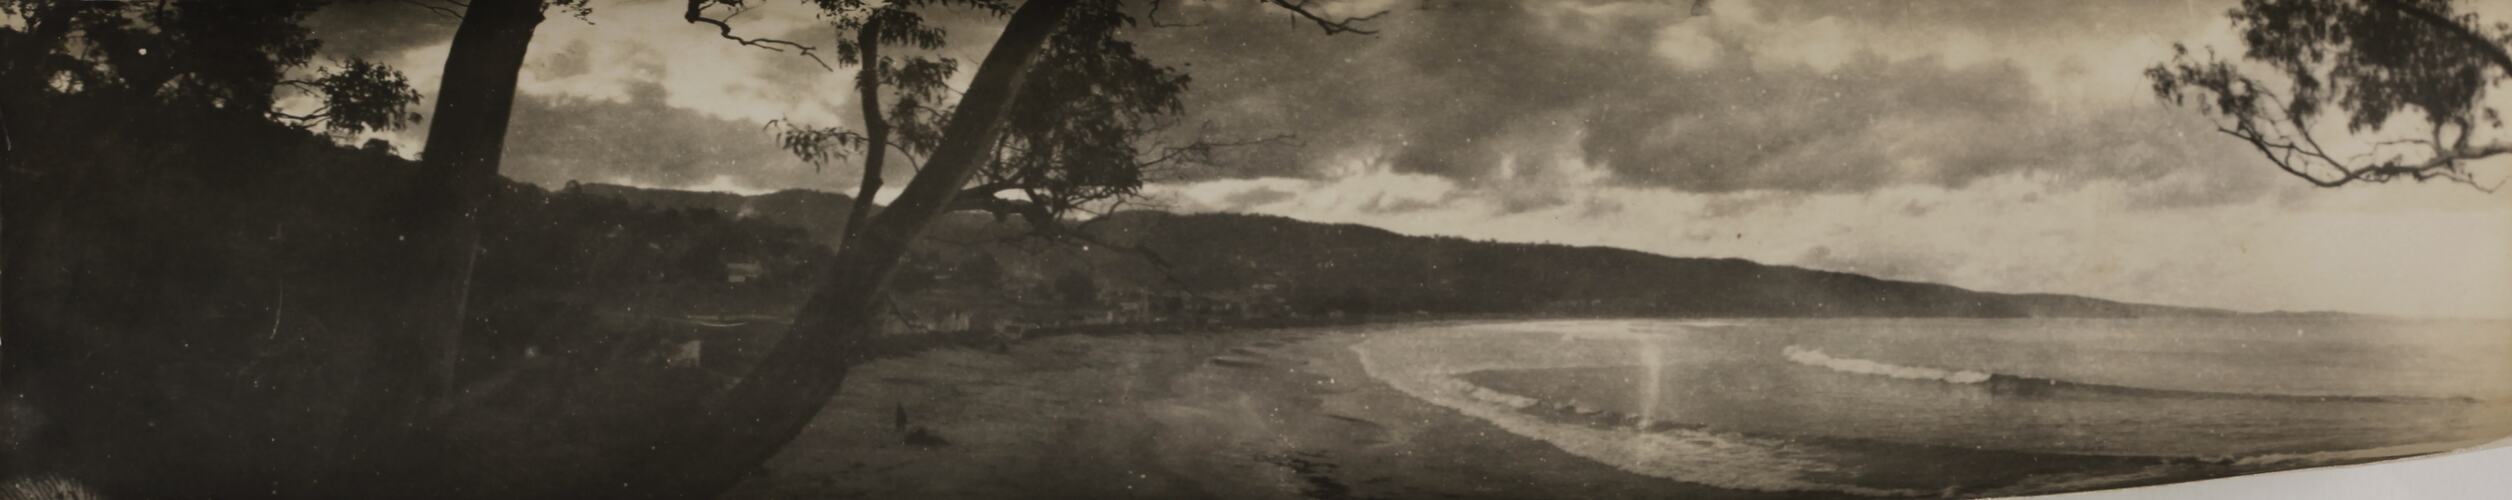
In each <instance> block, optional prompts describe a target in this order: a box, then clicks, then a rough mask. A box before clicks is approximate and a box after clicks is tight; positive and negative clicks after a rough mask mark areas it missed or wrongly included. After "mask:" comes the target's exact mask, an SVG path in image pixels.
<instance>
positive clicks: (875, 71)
mask: <svg viewBox="0 0 2512 500" xmlns="http://www.w3.org/2000/svg"><path fill="white" fill-rule="evenodd" d="M881 24H882V21H881V15H880V14H879V13H875V14H873V15H869V16H865V19H864V24H863V27H861V28H857V29H856V30H855V47H856V50H860V51H862V54H863V58H862V60H863V69H862V70H860V72H858V73H856V74H855V86H856V88H858V89H861V90H863V99H862V100H863V122H864V163H863V181H862V182H858V183H856V184H855V186H856V187H855V206H854V209H853V210H851V211H848V212H846V236H845V237H844V239H840V240H838V242H839V244H838V248H840V249H844V248H846V247H847V246H850V245H853V244H855V235H857V234H861V233H863V225H864V220H866V219H870V218H871V217H872V197H873V195H876V194H880V192H881V169H882V167H883V166H884V165H885V164H886V163H887V159H888V158H889V153H890V121H889V120H888V119H885V118H882V117H881V73H880V71H881Z"/></svg>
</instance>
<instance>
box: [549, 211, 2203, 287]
mask: <svg viewBox="0 0 2512 500" xmlns="http://www.w3.org/2000/svg"><path fill="white" fill-rule="evenodd" d="M580 189H582V190H583V192H585V193H588V194H598V195H604V196H613V197H619V198H621V199H623V200H627V201H630V202H631V203H644V204H650V205H652V206H654V207H656V208H712V209H716V210H720V211H724V212H727V213H728V214H748V217H756V218H763V219H766V220H769V221H772V222H776V223H780V224H786V225H792V226H797V227H801V228H804V229H805V230H807V231H809V232H811V233H813V234H814V235H815V236H824V235H835V234H837V232H838V230H839V228H840V227H842V226H843V225H844V224H843V220H844V218H845V213H846V208H845V205H844V203H843V202H844V201H845V200H847V199H849V198H848V197H846V196H843V195H835V194H827V193H815V192H810V191H784V192H778V193H772V194H765V195H758V196H739V195H731V194H721V193H692V192H685V191H670V190H655V189H638V188H625V187H618V186H602V185H585V186H582V187H581V188H580ZM990 224H993V223H992V222H990V221H988V220H986V219H984V218H980V217H961V218H952V219H947V220H946V221H945V222H944V223H942V224H941V225H939V226H938V227H936V228H935V233H940V234H955V235H972V234H974V235H982V234H993V235H996V236H1002V235H1007V234H1009V233H1011V232H1013V231H1016V229H1013V228H998V229H994V230H989V229H987V228H986V227H984V226H987V225H990ZM1085 227H1086V228H1087V229H1088V230H1090V231H1092V232H1094V233H1097V234H1099V235H1101V236H1102V239H1104V240H1106V241H1107V242H1110V243H1114V244H1117V245H1119V246H1123V247H1133V248H1137V249H1140V250H1142V251H1148V252H1149V253H1150V254H1153V255H1156V256H1158V259H1159V260H1161V261H1165V262H1166V263H1167V266H1166V267H1162V266H1156V265H1152V264H1150V263H1149V261H1150V260H1151V259H1149V258H1147V257H1146V256H1144V255H1143V254H1142V253H1140V252H1136V251H1127V250H1118V249H1108V248H1093V249H1089V250H1069V249H1068V250H1065V251H1061V252H1038V251H1034V249H1033V250H1032V251H1002V250H999V249H998V250H975V249H970V248H968V247H966V246H964V245H928V246H927V249H926V252H927V253H926V255H927V257H925V259H926V260H927V261H931V262H965V261H966V260H967V259H968V258H969V256H972V255H976V254H979V253H980V252H982V254H983V255H988V256H990V257H992V258H993V259H994V260H997V261H1000V264H1001V265H1002V266H1003V267H1004V268H1006V269H1011V270H1016V273H1019V274H1028V275H1033V276H1054V275H1059V274H1068V273H1086V274H1088V275H1090V276H1091V277H1092V278H1093V279H1094V280H1095V281H1097V282H1099V283H1100V285H1099V286H1100V287H1102V288H1106V287H1119V288H1141V289H1162V288H1180V289H1185V290H1187V291H1191V292H1195V293H1201V294H1238V295H1256V294H1271V295H1277V296H1279V297H1281V298H1283V299H1285V300H1287V301H1288V302H1291V303H1294V304H1301V303H1310V304H1315V303H1342V304H1351V303H1360V304H1364V305H1366V307H1368V308H1369V309H1372V310H1375V311H1377V312H1381V313H1409V312H1415V311H1420V312H1432V313H1533V314H1595V315H1637V316H1764V317H1829V316H1907V317H2070V316H2073V317H2120V316H2185V315H2222V314H2231V313H2230V312H2227V311H2220V310H2211V309H2197V308H2184V307H2170V306H2158V305H2147V304H2130V303H2123V302H2115V301H2109V300H2101V299H2094V298H2088V297H2078V296H2068V295H2053V294H2001V293H1988V292H1979V291H1972V290H1965V289H1961V288H1956V287H1952V286H1946V285H1939V284H1932V283H1916V282H1908V281H1894V280H1886V279H1879V278H1874V277H1869V276H1862V275H1857V274H1849V273H1840V272H1830V271H1818V270H1811V269H1804V268H1797V267H1788V266H1773V265H1765V264H1760V263H1755V262H1752V261H1747V260H1742V259H1708V258H1682V257H1667V256H1662V255H1655V254H1649V253H1645V252H1639V251H1633V250H1626V249H1619V248H1606V247H1575V246H1564V245H1548V244H1522V243H1497V242H1487V241H1473V240H1466V239H1460V238H1453V237H1424V236H1407V235H1401V234H1396V233H1393V232H1389V231H1386V230H1382V229H1378V228H1373V227H1367V226H1359V225H1351V224H1320V223H1313V222H1304V221H1299V220H1295V219H1289V218H1284V217H1275V216H1264V215H1248V214H1224V213H1213V214H1170V213H1163V212H1151V211H1134V212H1124V213H1119V214H1115V215H1112V216H1109V217H1108V218H1106V219H1103V220H1099V221H1093V222H1091V223H1089V224H1087V225H1085ZM822 241H830V240H829V239H826V238H822ZM1076 255H1079V256H1080V258H1075V256H1076Z"/></svg>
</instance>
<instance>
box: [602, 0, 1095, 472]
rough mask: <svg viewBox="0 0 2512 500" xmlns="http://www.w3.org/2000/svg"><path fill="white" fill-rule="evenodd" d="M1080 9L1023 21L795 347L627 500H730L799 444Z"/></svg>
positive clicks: (867, 350)
mask: <svg viewBox="0 0 2512 500" xmlns="http://www.w3.org/2000/svg"><path fill="white" fill-rule="evenodd" d="M1073 3H1074V0H1030V1H1029V2H1027V3H1024V4H1022V5H1021V7H1020V9H1019V10H1018V11H1015V12H1013V14H1012V17H1011V20H1010V21H1009V23H1008V24H1007V25H1006V26H1005V28H1004V31H1003V36H1002V38H1000V39H997V40H995V44H994V48H993V49H991V50H990V51H988V52H987V53H986V59H985V61H984V62H983V63H981V64H979V65H978V67H977V75H976V78H975V80H974V81H973V82H971V83H970V84H969V87H968V92H967V94H965V97H963V98H961V100H960V104H959V107H958V109H956V110H954V111H953V112H952V115H951V122H950V125H949V126H948V128H946V129H945V130H944V132H943V136H942V137H943V139H942V144H941V147H939V148H938V149H937V151H935V154H934V155H933V157H932V158H931V159H930V160H929V161H927V162H926V163H925V168H924V169H923V170H921V171H919V172H917V173H916V176H915V178H914V179H913V180H911V181H909V182H908V184H907V189H906V191H905V192H904V193H901V194H900V195H899V198H898V200H897V201H896V202H894V203H892V204H890V207H889V208H888V209H886V210H882V211H881V214H880V215H879V216H877V217H873V218H871V223H870V224H869V225H867V226H865V228H864V230H863V231H862V232H861V233H859V235H858V237H857V239H856V241H855V242H854V243H853V244H852V245H850V246H848V247H846V248H845V249H844V250H843V251H842V252H840V253H839V254H838V256H837V261H836V263H835V264H834V266H833V267H832V269H830V271H829V274H828V275H827V276H825V277H824V278H823V279H824V282H823V285H822V286H821V288H820V289H819V290H818V291H816V292H814V293H813V295H812V297H811V300H810V302H808V303H806V304H805V305H804V307H803V309H802V315H801V317H799V318H796V319H795V322H794V327H793V329H792V330H791V331H789V332H788V333H787V334H786V337H785V340H784V341H783V342H780V343H779V344H777V346H776V350H774V351H772V352H770V353H769V354H768V356H767V358H766V359H764V360H762V361H761V362H760V364H759V366H758V368H756V369H754V370H752V371H751V373H750V375H749V376H748V377H744V378H743V379H742V381H741V383H740V384H738V385H735V386H734V387H733V389H732V391H731V392H730V393H728V394H727V395H726V396H725V399H724V400H723V402H722V404H721V405H720V406H719V407H717V408H715V410H714V411H713V412H711V413H710V414H709V415H707V416H706V417H704V418H703V419H702V421H701V422H699V423H698V425H696V426H695V427H694V428H692V429H691V431H692V432H691V435H690V436H687V437H686V439H684V440H681V441H679V442H676V443H674V446H673V447H671V451H670V452H667V453H661V454H658V455H657V457H658V458H659V459H658V460H655V461H654V462H655V464H654V466H652V467H649V468H648V469H647V470H646V471H645V472H646V474H645V475H644V476H642V477H645V478H653V479H652V481H651V484H635V483H631V484H629V485H628V486H627V489H626V490H624V491H623V492H622V493H623V494H625V495H635V496H650V497H657V498H708V497H712V496H715V495H718V494H721V493H722V492H723V491H724V490H726V489H728V488H730V487H732V485H733V484H734V483H736V482H738V481H740V480H741V478H742V476H744V475H746V474H749V473H750V471H752V470H755V469H757V468H758V466H759V464H760V463H763V462H766V461H767V459H768V458H769V457H770V456H773V455H775V454H776V451H777V450H778V449H780V448H782V447H784V446H785V443H787V442H789V441H792V440H793V438H794V436H795V435H796V434H798V433H800V432H801V431H802V429H803V427H804V426H805V425H806V424H809V423H810V422H811V419H812V417H814V416H817V415H818V414H819V413H820V409H821V408H822V407H824V406H826V405H827V404H828V402H829V398H830V397H831V396H834V395H835V394H836V393H837V389H838V387H839V386H841V385H842V384H843V383H844V382H845V380H846V372H847V369H848V368H850V367H852V366H853V365H854V364H856V363H860V362H863V361H865V360H867V359H869V358H870V357H871V355H872V354H874V353H873V352H871V342H870V341H871V337H872V335H873V333H874V330H875V329H876V328H878V325H879V322H878V321H876V320H875V318H876V317H875V315H874V314H873V313H874V307H875V306H876V305H878V304H879V303H880V298H881V296H882V294H883V293H884V290H883V289H884V288H886V287H887V286H888V281H889V277H890V272H891V270H893V269H895V268H896V267H897V266H898V262H899V257H900V256H901V255H903V254H904V253H905V252H906V250H907V244H908V243H909V242H911V241H913V240H915V239H916V237H917V236H918V235H919V234H921V233H922V232H923V231H924V228H925V226H926V225H927V224H929V223H931V222H932V221H933V220H934V219H935V218H936V217H939V216H940V215H941V214H942V213H943V209H944V207H946V206H948V205H949V204H950V201H951V198H952V197H954V196H956V195H957V194H958V193H959V191H960V187H961V185H963V184H967V183H968V180H969V178H971V177H972V176H974V175H975V173H976V171H977V169H978V168H979V167H980V166H981V165H983V164H984V162H985V161H986V160H987V159H988V157H987V156H986V153H987V152H989V151H993V149H994V148H993V147H992V146H993V144H994V142H995V140H996V138H997V136H998V134H999V133H1000V132H1001V129H1002V124H1003V121H1004V114H1005V113H1006V112H1008V111H1009V110H1010V109H1011V107H1012V106H1011V104H1012V102H1013V100H1014V99H1015V98H1016V97H1017V96H1016V94H1017V93H1018V92H1019V90H1020V82H1021V80H1022V78H1023V77H1024V76H1026V75H1027V73H1028V72H1029V71H1028V70H1029V66H1030V64H1031V63H1032V62H1034V61H1036V59H1037V55H1038V53H1039V52H1040V50H1041V49H1042V48H1043V47H1044V46H1045V45H1046V42H1047V38H1048V36H1049V35H1051V34H1053V33H1054V32H1055V30H1056V29H1057V28H1058V27H1059V26H1061V25H1062V24H1063V20H1064V14H1065V12H1066V11H1068V10H1070V9H1071V7H1072V6H1073Z"/></svg>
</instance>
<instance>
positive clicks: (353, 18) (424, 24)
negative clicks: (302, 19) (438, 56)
mask: <svg viewBox="0 0 2512 500" xmlns="http://www.w3.org/2000/svg"><path fill="white" fill-rule="evenodd" d="M458 23H460V21H458V20H456V19H454V18H452V17H447V16H444V15H441V14H437V13H435V12H431V11H428V10H427V9H423V8H419V7H417V6H414V5H410V4H407V3H401V2H390V1H347V2H333V3H332V4H330V5H326V6H324V7H323V8H322V9H321V10H316V11H314V14H313V15H311V16H308V17H307V19H306V25H307V26H309V27H311V28H312V29H313V30H314V36H315V37H316V38H319V39H321V40H322V41H323V53H324V54H325V55H329V56H332V57H339V58H349V57H361V58H367V59H383V58H387V57H391V56H392V55H394V54H398V53H400V52H401V51H403V50H408V49H410V48H412V47H418V46H422V45H430V44H436V43H443V42H444V41H445V40H447V39H450V38H452V37H453V35H454V26H455V25H456V24H458Z"/></svg>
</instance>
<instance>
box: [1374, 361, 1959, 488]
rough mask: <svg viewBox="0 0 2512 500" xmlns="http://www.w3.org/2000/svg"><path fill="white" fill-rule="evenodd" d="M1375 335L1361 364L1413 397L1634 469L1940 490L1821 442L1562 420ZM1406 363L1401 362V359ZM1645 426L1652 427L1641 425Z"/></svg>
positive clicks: (1738, 483)
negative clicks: (1855, 472)
mask: <svg viewBox="0 0 2512 500" xmlns="http://www.w3.org/2000/svg"><path fill="white" fill-rule="evenodd" d="M1370 345H1371V343H1370V342H1360V343H1355V344H1353V345H1351V346H1350V348H1351V349H1352V350H1353V351H1354V352H1356V353H1358V354H1359V356H1358V358H1359V361H1360V364H1361V368H1362V371H1364V372H1366V373H1368V374H1369V375H1370V376H1371V377H1372V378H1376V379H1378V380H1380V381H1382V382H1386V383H1387V385H1389V386H1392V387H1395V388H1396V389H1397V390H1399V391H1402V392H1404V393H1406V394H1408V395H1411V396H1413V397H1414V398H1417V399H1420V400H1423V401H1426V402H1430V403H1432V404H1436V405H1439V406H1443V407H1447V408H1449V409H1452V410H1456V411H1458V412H1460V413H1464V414H1466V415H1469V416H1472V417H1475V418H1477V419H1480V420H1483V421H1486V422H1490V423H1492V424H1493V425H1497V426H1499V427H1500V428H1501V429H1503V430H1506V431H1509V432H1510V433H1511V434H1517V435H1520V436H1526V437H1530V438H1534V439H1536V440H1540V441H1544V442H1546V443H1550V444H1552V445H1553V446H1554V447H1556V448H1560V449H1561V450H1562V451H1566V452H1569V453H1570V454H1573V455H1578V456H1581V457H1584V458H1587V459H1589V460H1594V461H1596V462H1598V463H1603V464H1606V465H1609V466H1612V467H1614V468H1616V469H1621V470H1624V471H1627V472H1631V473H1636V474H1641V475H1647V476H1654V477H1661V478H1666V479H1672V480H1677V481H1684V482H1690V483H1696V484H1704V485H1709V486H1716V487H1721V488H1728V489H1736V490H1747V491H1765V492H1832V493H1847V494H1852V495H1859V496H1878V497H1909V496H1925V495H1930V494H1933V493H1934V492H1929V491H1919V490H1908V489H1894V488H1873V487H1866V486H1860V485H1857V484H1851V483H1850V482H1848V481H1845V480H1842V479H1839V478H1845V477H1848V474H1847V472H1848V471H1844V470H1842V469H1841V468H1840V467H1841V466H1840V465H1838V464H1836V463H1835V460H1837V455H1838V452H1836V451H1831V450H1826V449H1823V448H1822V447H1819V446H1812V445H1808V444H1804V443H1793V442H1790V440H1785V439H1771V438H1764V437H1758V436H1747V435H1739V434H1731V433H1722V432H1710V431H1707V430H1702V429H1696V428H1682V427H1655V428H1654V429H1655V432H1645V433H1634V432H1630V431H1629V430H1628V429H1608V428H1596V427H1588V426H1580V425H1562V424H1558V423H1554V422H1549V421H1546V420H1545V419H1543V418H1542V417H1539V416H1537V415H1534V414H1530V413H1525V412H1522V411H1520V410H1523V409H1526V408H1528V407H1532V406H1536V405H1538V404H1540V401H1539V400H1537V399H1535V398H1530V397H1525V396H1520V395H1516V394H1509V393H1505V392H1501V391H1496V390H1492V389H1489V388H1484V387H1480V386H1476V385H1474V384H1472V383H1469V382H1466V381H1464V380H1461V379H1458V378H1456V376H1455V374H1457V373H1461V372H1467V371H1473V370H1476V369H1481V368H1490V367H1469V366H1445V367H1416V366H1403V367H1401V368H1399V367H1398V366H1391V365H1390V364H1387V363H1381V362H1379V360H1377V359H1376V358H1377V356H1374V355H1373V354H1374V353H1373V352H1372V351H1371V349H1370ZM1399 365H1400V364H1399ZM1641 427H1644V428H1645V427H1651V426H1648V425H1647V424H1645V423H1643V424H1641Z"/></svg>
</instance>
